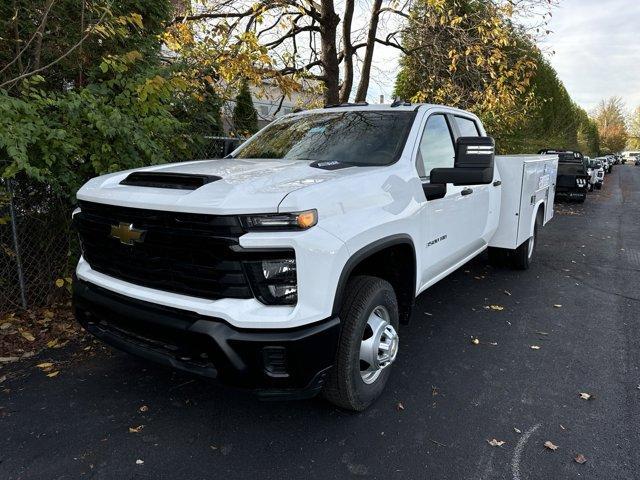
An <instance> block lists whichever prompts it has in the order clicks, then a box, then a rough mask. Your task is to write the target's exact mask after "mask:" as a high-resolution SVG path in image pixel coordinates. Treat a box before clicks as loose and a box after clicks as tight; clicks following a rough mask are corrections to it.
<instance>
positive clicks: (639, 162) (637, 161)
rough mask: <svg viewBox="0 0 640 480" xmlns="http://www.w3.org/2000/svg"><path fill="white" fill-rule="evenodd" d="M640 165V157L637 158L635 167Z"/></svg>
mask: <svg viewBox="0 0 640 480" xmlns="http://www.w3.org/2000/svg"><path fill="white" fill-rule="evenodd" d="M638 165H640V157H636V161H635V166H636V167H637V166H638Z"/></svg>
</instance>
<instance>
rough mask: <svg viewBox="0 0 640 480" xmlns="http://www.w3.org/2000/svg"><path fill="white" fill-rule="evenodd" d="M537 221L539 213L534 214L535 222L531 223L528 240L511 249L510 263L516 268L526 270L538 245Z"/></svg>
mask: <svg viewBox="0 0 640 480" xmlns="http://www.w3.org/2000/svg"><path fill="white" fill-rule="evenodd" d="M539 221H540V215H539V214H538V215H537V216H536V223H535V224H534V225H533V235H532V236H531V237H530V238H529V240H527V241H526V242H524V243H523V244H522V245H520V246H519V247H518V248H516V249H515V250H513V255H512V256H511V265H512V266H513V268H515V269H516V270H528V269H529V267H530V266H531V262H532V260H533V254H534V253H535V250H536V247H537V245H538V223H539Z"/></svg>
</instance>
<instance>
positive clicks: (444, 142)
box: [416, 112, 486, 285]
mask: <svg viewBox="0 0 640 480" xmlns="http://www.w3.org/2000/svg"><path fill="white" fill-rule="evenodd" d="M454 121H455V120H454V117H453V116H451V115H448V114H446V113H445V112H435V113H432V114H431V115H429V117H428V118H427V120H426V122H425V125H424V130H423V133H422V137H421V139H420V143H419V146H418V152H417V158H416V167H417V169H418V172H419V174H420V178H421V180H422V182H423V184H425V183H429V182H430V172H431V170H432V169H433V168H448V167H453V166H454V161H455V148H454V144H455V138H456V134H455V132H456V131H457V130H456V128H457V127H456V126H455V124H454ZM474 189H475V186H472V187H463V186H455V185H453V184H451V183H449V184H447V192H446V194H445V196H444V197H443V198H438V199H433V200H427V202H426V206H425V208H423V209H422V215H423V218H422V229H423V232H424V237H423V238H425V242H424V245H422V248H423V255H424V257H423V258H425V259H426V262H425V265H426V268H425V269H424V271H423V272H422V279H421V280H422V281H421V284H422V285H426V284H430V283H433V280H434V278H435V277H438V276H440V275H441V274H443V273H445V272H446V271H447V270H448V269H450V268H451V267H453V266H454V265H455V264H457V263H459V262H460V261H461V260H463V259H464V258H466V257H467V256H469V255H470V254H471V253H473V251H475V250H476V249H477V247H478V245H477V244H478V241H479V240H480V239H481V237H482V232H481V231H476V230H479V229H478V228H476V227H477V226H479V223H480V222H479V221H478V220H479V219H478V218H476V217H477V216H478V215H480V216H482V209H478V208H477V207H478V206H477V205H474V203H475V200H476V199H478V196H477V195H476V196H475V197H474V195H473V193H474ZM485 221H486V216H485ZM480 242H481V240H480Z"/></svg>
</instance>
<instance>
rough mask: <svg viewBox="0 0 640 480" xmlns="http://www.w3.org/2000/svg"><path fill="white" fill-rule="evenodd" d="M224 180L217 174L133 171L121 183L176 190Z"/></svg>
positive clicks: (189, 188) (190, 188)
mask: <svg viewBox="0 0 640 480" xmlns="http://www.w3.org/2000/svg"><path fill="white" fill-rule="evenodd" d="M217 180H222V177H218V176H215V175H195V174H190V173H171V172H133V173H131V174H129V175H128V176H127V178H125V179H124V180H122V181H121V182H120V185H130V186H134V187H154V188H172V189H176V190H196V189H198V188H200V187H202V186H203V185H206V184H207V183H211V182H215V181H217Z"/></svg>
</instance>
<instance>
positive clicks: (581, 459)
mask: <svg viewBox="0 0 640 480" xmlns="http://www.w3.org/2000/svg"><path fill="white" fill-rule="evenodd" d="M574 460H575V461H576V463H579V464H580V465H582V464H583V463H587V457H585V456H584V455H582V454H581V453H579V454H577V455H576V458H574Z"/></svg>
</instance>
